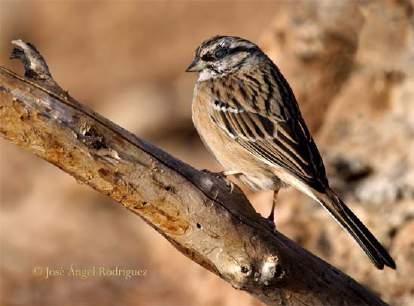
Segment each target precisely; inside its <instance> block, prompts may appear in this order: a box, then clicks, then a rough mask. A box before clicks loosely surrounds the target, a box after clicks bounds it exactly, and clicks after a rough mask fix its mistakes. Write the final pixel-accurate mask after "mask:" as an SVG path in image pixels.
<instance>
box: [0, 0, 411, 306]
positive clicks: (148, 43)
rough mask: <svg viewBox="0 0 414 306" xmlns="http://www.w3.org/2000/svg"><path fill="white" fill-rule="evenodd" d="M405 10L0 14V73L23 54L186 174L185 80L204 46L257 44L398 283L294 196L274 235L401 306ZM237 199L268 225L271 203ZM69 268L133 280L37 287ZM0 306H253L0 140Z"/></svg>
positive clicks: (289, 4) (182, 5)
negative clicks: (122, 272) (220, 40)
mask: <svg viewBox="0 0 414 306" xmlns="http://www.w3.org/2000/svg"><path fill="white" fill-rule="evenodd" d="M413 10H414V1H409V0H379V1H368V0H366V1H358V2H357V1H342V2H341V1H325V0H321V1H315V0H308V1H305V0H302V1H281V0H279V1H255V2H248V1H218V0H217V1H190V0H188V1H161V0H160V1H120V2H117V1H65V2H64V1H36V2H35V1H32V2H29V1H25V2H24V1H12V0H10V1H8V0H0V64H1V65H2V66H6V67H9V68H11V69H14V70H16V71H19V72H21V71H22V68H21V66H20V65H19V64H18V63H13V62H11V61H9V60H8V56H9V54H10V51H11V45H10V41H11V40H12V39H16V38H21V39H24V40H27V41H30V42H32V43H34V44H35V45H36V46H37V48H38V49H39V50H40V51H41V53H42V54H43V55H44V56H45V58H46V60H47V62H48V64H49V67H50V68H51V71H52V73H53V75H54V77H55V79H56V80H57V81H58V82H59V83H60V84H61V86H62V87H64V88H65V89H67V90H68V91H69V92H70V93H71V95H73V96H74V97H75V98H77V99H78V100H80V101H82V102H84V103H86V104H89V105H90V106H91V107H93V108H94V109H95V110H96V111H98V112H100V113H102V114H103V115H105V116H107V117H109V118H110V119H112V120H113V121H115V122H117V123H118V124H120V125H121V126H123V127H125V128H127V129H129V130H131V131H133V132H135V133H136V134H137V135H138V136H140V137H142V138H145V139H148V140H150V141H152V142H153V143H155V144H157V145H158V146H160V147H162V148H164V149H166V150H168V151H169V152H171V153H173V154H174V155H175V156H177V157H179V158H181V159H183V160H185V161H186V162H189V163H191V164H193V165H195V166H196V167H199V168H208V169H211V170H220V166H219V165H217V163H216V162H215V161H214V160H213V158H212V156H211V155H210V154H209V153H208V152H207V151H206V150H205V149H204V147H203V146H202V144H201V142H200V141H199V138H198V136H197V134H196V133H195V131H194V129H193V127H192V123H191V114H190V104H191V96H192V87H193V84H194V81H195V75H189V74H185V73H184V69H185V68H186V66H187V65H188V64H189V63H190V61H191V59H192V56H193V52H194V49H195V47H196V46H197V45H198V44H199V43H200V42H201V41H202V40H204V39H205V38H207V37H210V36H212V35H215V34H230V35H238V36H242V37H246V38H248V39H251V40H253V41H256V42H258V44H259V45H260V46H262V47H263V49H264V50H265V51H266V52H267V53H268V54H269V55H270V56H271V57H272V58H273V60H274V61H275V62H276V63H277V64H278V65H279V66H280V68H281V70H282V72H283V73H284V74H285V76H286V77H287V79H288V80H289V81H290V84H291V85H292V87H293V89H294V91H295V93H296V95H297V97H298V100H299V104H300V106H301V108H302V110H303V114H304V117H305V119H306V121H307V123H308V125H309V126H310V128H311V129H312V131H313V133H314V135H315V138H316V142H317V143H318V145H319V148H320V150H321V152H322V155H323V157H324V160H325V164H326V167H327V170H328V173H329V177H330V180H331V184H332V186H333V187H334V188H335V189H336V190H337V191H338V192H340V194H341V195H342V196H343V197H344V199H345V200H346V201H347V203H349V205H350V207H351V208H352V209H353V210H354V211H355V213H356V214H357V215H358V216H359V217H360V218H361V219H362V220H363V222H364V223H365V224H366V225H367V226H368V227H369V228H370V229H371V230H372V231H373V232H374V233H375V235H376V236H377V237H378V238H379V240H381V241H382V242H383V243H384V244H385V245H386V247H387V248H388V249H389V250H390V252H391V254H392V256H393V257H394V258H395V260H396V262H397V266H398V269H397V271H391V270H385V271H377V270H376V269H375V267H374V266H373V265H371V264H370V262H369V260H368V259H367V257H366V256H365V255H364V254H363V253H362V251H361V250H360V249H359V248H358V247H357V245H356V244H355V243H354V242H353V241H352V240H351V239H350V238H349V237H348V235H347V234H345V233H344V232H343V231H342V230H341V229H340V227H339V226H338V225H337V224H336V223H335V222H334V221H333V220H332V219H331V218H330V217H329V216H328V214H327V213H326V212H325V211H323V210H322V209H321V208H320V207H318V206H317V205H316V204H315V203H314V202H312V201H311V200H309V199H308V198H306V197H305V196H302V195H300V194H299V193H298V192H296V191H294V190H286V191H282V192H281V193H280V200H279V203H278V208H277V212H276V218H277V224H278V229H279V230H280V231H281V232H283V233H285V234H286V235H288V236H289V237H290V238H292V239H294V240H296V241H297V242H298V243H300V244H301V245H303V246H304V247H306V248H307V249H309V250H311V251H312V252H314V253H316V254H317V255H319V256H321V257H322V258H324V259H325V260H327V261H328V262H330V263H332V264H333V265H334V266H337V267H339V268H340V269H342V270H344V271H345V272H347V273H348V274H350V275H351V276H352V277H354V278H355V279H357V280H358V281H360V282H362V283H363V284H365V285H366V286H368V287H369V288H371V289H372V290H373V291H375V292H376V293H377V294H379V295H380V296H381V297H382V298H383V299H384V300H386V301H387V302H389V303H390V304H391V305H401V306H412V305H414V277H413V275H414V154H413V152H414V15H413ZM250 198H251V199H252V201H253V203H254V204H255V206H256V207H257V209H258V210H259V211H260V212H262V213H263V214H267V213H268V210H269V208H270V201H271V193H269V192H264V193H260V194H250ZM71 266H72V267H74V268H78V269H80V268H91V267H93V266H95V267H108V268H114V267H116V266H118V267H120V268H128V269H138V270H139V269H140V270H147V274H146V275H145V276H141V277H132V278H131V279H124V278H123V277H116V276H113V277H85V278H84V279H82V278H80V277H68V276H54V277H53V276H51V277H49V279H45V275H44V274H45V271H44V270H45V269H46V268H47V267H48V268H49V269H57V270H59V269H63V270H65V271H67V270H70V268H71ZM36 267H38V269H37V270H36V269H35V268H36ZM39 269H40V270H39ZM42 269H43V270H42ZM34 270H35V271H34ZM39 271H40V272H39ZM0 304H1V305H62V306H65V305H82V306H83V305H85V306H89V305H103V306H105V305H126V306H128V305H154V306H164V305H168V306H170V305H171V306H174V305H177V306H184V305H200V306H208V305H215V306H220V305H240V304H243V305H261V304H260V303H259V302H258V301H255V300H253V299H252V298H251V297H249V296H248V295H247V294H245V293H243V292H240V291H236V290H234V289H233V288H231V287H230V285H228V284H227V283H225V282H223V281H221V280H220V279H219V278H217V277H216V276H214V275H212V274H211V273H209V272H207V271H205V270H204V269H202V268H201V267H199V266H197V265H196V264H195V263H193V262H191V261H190V260H188V259H187V258H185V257H184V256H182V255H181V254H179V253H178V252H177V251H176V250H175V249H174V248H173V247H172V246H171V245H169V244H168V243H167V242H166V241H165V239H163V238H161V236H159V235H158V234H157V233H155V232H154V231H153V230H152V229H151V228H149V227H148V226H147V225H146V224H145V223H144V222H142V221H141V220H139V219H138V218H137V217H136V216H135V215H132V214H131V213H129V212H128V211H126V210H125V209H123V208H122V207H121V206H120V205H117V204H116V203H113V202H111V201H110V200H109V199H107V198H105V197H103V196H101V195H99V194H97V193H96V192H94V191H92V190H91V189H89V188H87V187H85V186H82V185H80V184H78V183H77V182H76V181H75V180H74V179H72V178H71V177H69V176H68V175H66V174H64V173H63V172H61V171H60V170H58V169H56V168H54V167H53V166H51V165H49V164H47V163H46V162H43V161H41V160H39V159H36V158H35V157H33V156H32V155H30V154H28V153H26V152H24V151H22V150H20V149H18V148H16V147H15V146H13V145H11V144H9V143H8V142H6V141H4V140H2V139H0Z"/></svg>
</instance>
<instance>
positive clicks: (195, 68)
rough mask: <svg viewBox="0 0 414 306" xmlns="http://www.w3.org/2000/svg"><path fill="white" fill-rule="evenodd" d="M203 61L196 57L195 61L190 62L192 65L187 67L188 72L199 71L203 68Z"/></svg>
mask: <svg viewBox="0 0 414 306" xmlns="http://www.w3.org/2000/svg"><path fill="white" fill-rule="evenodd" d="M203 68H204V67H203V63H202V61H200V60H199V59H198V58H197V57H196V58H194V60H193V62H192V63H191V64H190V66H188V67H187V69H186V70H185V71H186V72H199V71H201V70H203Z"/></svg>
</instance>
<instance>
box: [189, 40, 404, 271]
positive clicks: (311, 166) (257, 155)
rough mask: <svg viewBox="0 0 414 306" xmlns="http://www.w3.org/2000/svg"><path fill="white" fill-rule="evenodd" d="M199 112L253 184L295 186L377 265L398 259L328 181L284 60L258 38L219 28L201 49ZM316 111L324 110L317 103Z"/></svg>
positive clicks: (230, 162)
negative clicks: (286, 74) (281, 62)
mask: <svg viewBox="0 0 414 306" xmlns="http://www.w3.org/2000/svg"><path fill="white" fill-rule="evenodd" d="M186 71H188V72H198V73H199V75H198V80H197V83H196V85H195V88H194V97H193V104H192V117H193V121H194V125H195V127H196V129H197V131H198V133H199V134H200V136H201V138H202V140H203V142H204V143H205V145H206V146H207V147H208V148H209V149H210V150H211V152H212V153H213V154H214V155H215V157H216V159H217V160H218V161H219V162H220V163H221V164H222V166H223V167H224V169H225V171H224V172H223V174H224V175H226V176H227V175H233V176H235V177H236V178H238V179H239V180H241V181H242V182H244V183H246V184H247V185H248V186H250V187H251V188H252V189H254V190H274V200H273V205H272V210H271V213H270V216H269V219H271V220H272V222H273V217H274V216H273V212H274V207H275V202H276V197H277V193H278V191H279V189H280V188H281V187H283V186H293V187H294V188H296V189H298V190H299V191H301V192H303V193H305V194H306V195H308V196H309V197H311V198H312V199H314V200H315V201H317V202H318V203H320V204H321V205H322V206H323V207H324V208H325V209H326V210H327V211H328V212H329V213H330V214H331V215H332V216H333V217H334V218H335V219H336V221H337V222H338V223H339V224H340V225H341V226H342V227H343V228H344V229H346V230H347V231H348V232H349V233H350V234H351V235H352V237H354V239H355V240H356V241H357V242H358V244H359V245H360V246H361V248H362V249H363V250H364V251H365V253H366V254H367V255H368V256H369V258H370V259H371V261H372V262H373V263H374V265H375V266H376V267H377V268H378V269H383V268H384V265H386V266H388V267H391V268H393V269H395V267H396V266H395V263H394V260H393V259H392V258H391V256H390V255H389V254H388V252H387V251H386V250H385V248H384V247H383V246H382V245H381V244H380V243H379V242H378V241H377V239H375V237H374V235H372V234H371V232H370V231H369V230H368V229H367V228H366V227H365V226H364V224H362V222H361V221H360V220H359V219H358V218H357V217H356V216H355V215H354V214H353V213H352V211H351V210H350V209H349V208H348V207H347V206H346V205H345V203H344V202H342V200H341V199H340V198H339V197H338V196H337V195H336V194H335V192H334V191H332V189H331V188H330V187H329V183H328V179H327V177H326V173H325V167H324V164H323V161H322V158H321V156H320V153H319V151H318V148H317V147H316V145H315V142H314V141H313V139H312V136H311V135H310V133H309V130H308V128H307V126H306V124H305V121H304V120H303V118H302V115H301V113H300V110H299V106H298V103H297V102H296V98H295V96H294V94H293V92H292V89H291V88H290V86H289V84H288V82H287V81H286V79H285V78H284V77H283V75H282V74H281V72H280V71H279V69H278V67H277V66H276V65H275V64H274V63H273V62H272V61H271V60H270V59H269V58H268V57H267V56H266V54H264V53H263V51H262V50H261V49H260V48H259V47H258V46H257V45H255V44H253V43H252V42H250V41H248V40H246V39H243V38H240V37H232V36H215V37H212V38H210V39H208V40H206V41H204V42H203V43H202V44H201V45H200V46H199V47H198V48H197V50H196V52H195V57H194V60H193V62H192V63H191V65H190V66H189V67H188V68H187V70H186ZM316 111H317V110H316Z"/></svg>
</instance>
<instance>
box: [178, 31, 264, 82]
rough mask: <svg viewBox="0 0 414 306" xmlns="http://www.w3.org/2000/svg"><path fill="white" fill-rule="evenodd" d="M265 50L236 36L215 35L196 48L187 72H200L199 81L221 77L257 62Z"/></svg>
mask: <svg viewBox="0 0 414 306" xmlns="http://www.w3.org/2000/svg"><path fill="white" fill-rule="evenodd" d="M263 56H264V54H263V52H262V51H261V50H260V48H259V47H258V46H257V45H255V44H253V43H252V42H250V41H248V40H246V39H243V38H240V37H234V36H214V37H212V38H210V39H208V40H206V41H204V42H203V43H202V44H201V45H200V46H199V47H198V48H197V50H196V52H195V56H194V60H193V62H192V63H191V64H190V66H189V67H188V68H187V70H186V71H187V72H198V73H199V79H198V81H205V80H208V79H211V78H219V77H223V76H226V75H227V74H229V73H234V72H236V71H238V70H240V69H243V68H246V67H249V66H251V65H254V64H257V63H258V61H259V60H260V59H263Z"/></svg>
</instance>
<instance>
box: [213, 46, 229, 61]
mask: <svg viewBox="0 0 414 306" xmlns="http://www.w3.org/2000/svg"><path fill="white" fill-rule="evenodd" d="M226 55H227V49H226V48H219V49H217V50H216V51H214V57H215V58H217V59H220V58H223V57H224V56H226Z"/></svg>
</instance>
